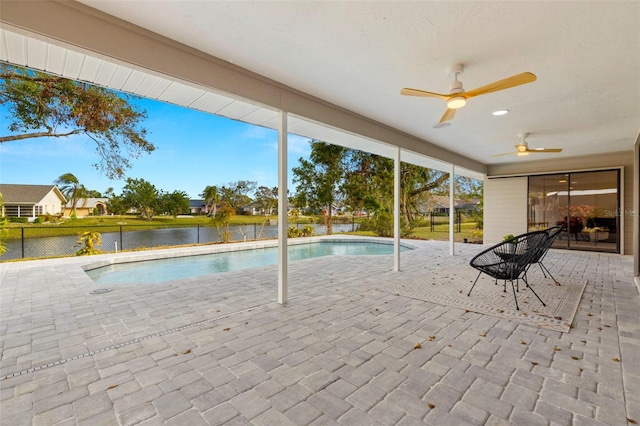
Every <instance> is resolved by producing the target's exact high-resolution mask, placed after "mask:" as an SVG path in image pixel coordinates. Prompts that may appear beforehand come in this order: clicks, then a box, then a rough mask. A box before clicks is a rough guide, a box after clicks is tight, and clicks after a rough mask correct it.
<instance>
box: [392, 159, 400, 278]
mask: <svg viewBox="0 0 640 426" xmlns="http://www.w3.org/2000/svg"><path fill="white" fill-rule="evenodd" d="M395 154H396V155H395V158H394V159H393V271H394V272H398V271H399V270H400V148H399V147H396V152H395Z"/></svg>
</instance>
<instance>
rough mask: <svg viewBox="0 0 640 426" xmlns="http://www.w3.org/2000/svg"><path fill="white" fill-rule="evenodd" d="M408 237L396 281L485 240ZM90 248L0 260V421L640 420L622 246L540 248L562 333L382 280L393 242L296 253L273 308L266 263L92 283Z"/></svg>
mask: <svg viewBox="0 0 640 426" xmlns="http://www.w3.org/2000/svg"><path fill="white" fill-rule="evenodd" d="M408 243H410V244H414V245H415V246H416V247H418V248H417V249H416V250H413V251H411V252H405V253H402V263H401V269H402V272H399V273H395V275H393V278H394V279H397V280H399V281H402V280H407V281H408V280H412V279H415V278H416V277H419V276H420V275H421V274H423V273H424V272H425V271H427V270H435V269H437V268H439V267H442V266H443V265H447V266H450V265H452V264H453V265H455V264H458V265H460V268H467V267H468V261H469V259H470V258H471V256H472V255H473V254H475V253H476V252H478V251H479V250H480V248H481V247H480V246H475V245H457V246H456V247H457V249H456V252H457V255H456V256H454V257H450V256H448V255H447V252H448V248H447V244H446V243H442V242H434V241H427V242H424V241H410V242H408ZM172 250H177V249H170V250H169V251H172ZM104 256H107V257H108V256H112V255H104ZM96 259H97V257H91V258H67V259H52V260H41V261H27V262H17V263H6V264H2V265H0V279H1V281H2V284H1V293H0V303H1V304H0V320H1V323H0V338H1V339H2V340H1V343H2V347H1V349H2V358H1V359H2V366H1V371H0V372H1V374H0V401H1V405H0V424H1V425H11V426H13V425H28V424H37V425H45V424H69V425H72V424H82V425H92V426H93V425H130V424H144V425H154V424H167V425H183V424H188V425H190V426H196V425H199V424H203V425H204V424H230V425H237V424H255V425H288V424H291V425H309V424H312V425H323V424H354V425H376V424H380V425H396V424H398V425H411V424H432V425H465V424H473V425H480V424H490V425H500V424H517V425H537V424H540V425H602V424H605V425H624V424H628V422H629V420H628V419H632V420H635V421H636V422H640V298H639V296H638V290H637V288H636V287H635V285H634V283H633V278H632V263H633V260H632V258H631V257H626V256H619V255H611V254H602V253H587V252H569V251H555V250H552V251H551V252H550V253H549V255H548V257H547V260H546V261H545V264H546V265H547V266H548V267H549V269H550V270H551V271H552V272H553V274H554V275H555V276H556V277H558V276H561V277H567V278H576V279H582V278H586V279H588V280H589V284H588V285H587V288H586V289H585V291H584V294H583V296H582V301H581V304H580V306H579V308H578V312H577V314H576V317H575V320H574V323H573V326H574V327H573V329H572V330H571V331H570V332H569V333H560V332H555V331H549V330H543V329H538V328H535V327H531V326H525V325H521V324H518V323H514V322H509V321H505V320H500V319H497V318H494V317H490V316H486V315H480V314H476V313H473V312H466V311H465V310H461V309H456V308H451V307H446V306H441V305H438V304H434V303H429V302H423V301H419V300H415V299H410V298H406V297H402V296H397V295H394V294H390V293H386V292H384V291H382V290H380V289H379V286H377V283H378V282H379V281H380V279H382V278H385V279H387V278H388V277H389V276H390V274H394V273H393V272H391V268H392V259H391V256H370V257H369V256H359V257H331V258H316V259H309V260H304V261H298V262H294V263H292V264H291V265H290V267H289V269H290V285H289V295H290V300H289V303H288V305H287V306H285V307H283V306H280V305H278V304H277V303H275V302H274V300H275V297H276V290H277V288H276V287H277V284H276V283H277V275H276V274H277V271H276V267H275V266H271V267H264V268H258V269H252V270H245V271H237V272H228V273H223V274H218V275H215V276H209V277H206V278H191V279H185V280H180V281H174V282H170V283H164V284H153V285H139V286H111V288H112V289H113V290H112V291H111V292H109V293H104V294H98V295H96V294H91V293H90V292H91V291H92V290H95V289H96V288H98V286H96V284H94V283H93V282H92V281H91V280H90V279H89V278H88V277H87V275H86V274H85V273H84V272H83V270H82V269H81V265H82V264H86V263H92V262H95V260H96ZM416 343H420V344H421V348H419V349H416V348H415V345H416Z"/></svg>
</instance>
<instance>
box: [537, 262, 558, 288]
mask: <svg viewBox="0 0 640 426" xmlns="http://www.w3.org/2000/svg"><path fill="white" fill-rule="evenodd" d="M538 265H540V269H542V272H543V273H544V271H547V274H549V277H551V279H552V280H553V281H554V282H555V283H556V284H560V282H559V281H558V280H556V279H555V278H554V276H553V275H551V272H549V270H548V269H547V267H546V266H544V265H543V264H542V262H540V263H538ZM546 277H547V276H546V275H545V278H546Z"/></svg>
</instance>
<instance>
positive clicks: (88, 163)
mask: <svg viewBox="0 0 640 426" xmlns="http://www.w3.org/2000/svg"><path fill="white" fill-rule="evenodd" d="M133 102H135V103H136V104H138V105H139V106H140V107H141V108H142V109H145V110H146V111H147V115H148V118H147V120H146V121H145V122H144V126H145V127H146V128H147V129H148V131H149V133H148V135H147V136H148V137H147V139H148V140H150V141H151V142H153V144H154V145H155V146H156V150H155V151H153V152H152V153H151V154H143V155H142V156H141V157H140V158H138V159H133V160H132V161H131V163H132V167H131V168H130V169H128V170H127V171H126V176H127V177H131V178H136V179H139V178H142V179H145V180H147V181H149V182H151V183H152V184H153V185H155V187H156V188H157V189H159V190H164V191H167V192H173V191H175V190H181V191H185V192H186V193H187V194H189V196H190V197H191V198H199V195H198V194H200V193H201V192H202V190H203V189H204V188H205V187H206V186H207V185H226V184H228V183H229V182H234V181H238V180H252V181H256V182H257V183H258V185H259V186H260V185H264V186H268V187H274V186H277V185H278V134H277V132H276V131H275V130H270V129H265V128H262V127H258V126H254V125H250V124H245V123H241V122H238V121H234V120H230V119H227V118H224V117H218V116H215V115H212V114H207V113H203V112H199V111H193V110H190V109H187V108H182V107H177V106H174V105H169V104H165V103H161V102H157V101H152V100H149V99H141V100H134V101H133ZM0 120H2V126H0V129H1V130H0V134H3V135H6V134H8V130H7V112H6V110H5V109H4V108H0ZM308 142H309V139H308V138H301V137H299V136H295V135H289V156H288V158H289V160H288V161H289V170H290V169H291V168H292V167H295V166H297V165H298V159H299V158H300V157H308V155H309V152H310V147H309V143H308ZM98 161H99V157H98V155H97V154H96V151H95V144H94V142H93V141H91V140H90V139H89V138H87V137H86V136H80V135H79V136H73V137H70V138H60V139H57V138H36V139H26V140H22V141H12V142H6V143H2V144H0V183H14V184H36V185H48V184H53V181H54V180H56V179H57V178H58V176H60V175H62V174H64V173H73V174H74V175H75V176H76V177H77V178H78V180H79V181H80V183H82V184H83V185H85V186H86V187H87V188H89V189H94V190H97V191H100V192H103V193H104V192H105V191H106V190H107V188H109V187H112V188H113V189H114V190H115V193H116V194H120V192H121V190H122V187H123V186H124V184H125V181H124V179H123V180H110V179H108V178H106V177H105V176H104V175H102V174H101V173H100V172H99V171H98V170H96V169H95V168H94V167H93V166H92V165H93V164H95V163H97V162H98ZM291 179H292V176H291V172H290V171H289V190H290V191H291V189H293V186H292V182H291Z"/></svg>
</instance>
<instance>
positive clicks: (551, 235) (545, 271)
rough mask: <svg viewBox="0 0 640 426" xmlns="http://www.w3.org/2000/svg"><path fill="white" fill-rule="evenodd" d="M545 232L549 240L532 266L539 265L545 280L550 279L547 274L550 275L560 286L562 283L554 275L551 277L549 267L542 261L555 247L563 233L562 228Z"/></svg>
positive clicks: (532, 261)
mask: <svg viewBox="0 0 640 426" xmlns="http://www.w3.org/2000/svg"><path fill="white" fill-rule="evenodd" d="M543 232H546V233H547V240H546V241H545V243H544V244H543V246H542V247H541V249H540V250H539V251H538V252H537V255H536V256H535V257H534V258H533V259H531V265H533V264H534V263H537V264H538V265H540V269H541V270H542V275H544V277H545V278H548V277H547V274H549V277H551V279H552V280H553V281H554V282H555V283H556V284H560V282H559V281H558V280H556V279H555V278H554V276H553V275H551V272H549V269H547V267H546V266H544V264H543V263H542V260H543V259H544V258H545V256H546V255H547V252H548V251H549V249H550V248H551V246H552V245H553V242H554V241H555V240H556V239H557V238H558V237H559V236H560V233H562V226H559V225H558V226H552V227H551V228H547V229H545V230H544V231H543Z"/></svg>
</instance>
